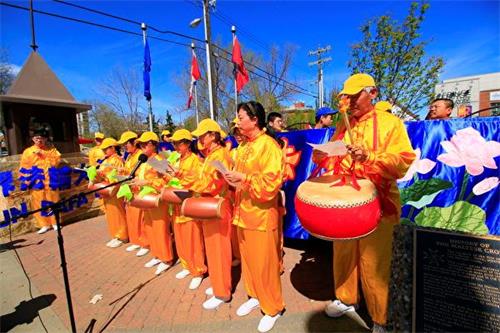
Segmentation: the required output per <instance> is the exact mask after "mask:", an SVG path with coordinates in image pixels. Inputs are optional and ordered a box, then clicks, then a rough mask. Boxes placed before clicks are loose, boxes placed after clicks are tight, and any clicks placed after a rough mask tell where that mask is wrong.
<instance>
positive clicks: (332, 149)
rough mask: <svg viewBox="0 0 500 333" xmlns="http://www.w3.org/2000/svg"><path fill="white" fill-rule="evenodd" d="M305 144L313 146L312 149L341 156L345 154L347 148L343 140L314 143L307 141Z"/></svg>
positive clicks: (329, 154)
mask: <svg viewBox="0 0 500 333" xmlns="http://www.w3.org/2000/svg"><path fill="white" fill-rule="evenodd" d="M307 144H308V145H309V146H311V147H313V149H316V150H319V151H322V152H324V153H326V154H327V155H328V156H343V155H346V154H347V148H346V146H345V144H344V142H342V141H340V140H337V141H333V142H327V143H323V144H314V143H309V142H308V143H307Z"/></svg>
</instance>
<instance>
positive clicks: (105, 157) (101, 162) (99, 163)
mask: <svg viewBox="0 0 500 333" xmlns="http://www.w3.org/2000/svg"><path fill="white" fill-rule="evenodd" d="M108 157H109V156H107V155H106V156H104V158H103V159H102V160H98V161H97V163H98V164H97V165H96V167H95V168H96V170H99V168H100V167H101V165H102V164H103V163H104V161H106V159H107V158H108ZM99 161H100V162H99Z"/></svg>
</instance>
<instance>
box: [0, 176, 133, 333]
mask: <svg viewBox="0 0 500 333" xmlns="http://www.w3.org/2000/svg"><path fill="white" fill-rule="evenodd" d="M134 177H135V172H134V173H132V174H131V175H130V176H128V177H127V178H125V179H122V180H120V181H117V182H115V183H111V184H108V185H106V186H103V187H101V188H98V189H95V190H91V191H87V192H82V193H81V194H83V195H85V196H87V195H89V194H92V193H95V192H98V191H101V190H103V189H105V188H108V187H111V186H116V185H118V184H121V183H125V182H128V181H130V180H132V179H134ZM72 198H73V196H71V197H69V198H67V199H62V200H59V201H58V202H55V203H53V204H50V205H48V206H45V207H43V208H39V209H35V210H32V211H29V212H26V213H24V214H20V215H17V216H12V217H11V218H10V219H9V220H5V221H3V222H1V223H4V222H9V224H10V223H11V220H13V219H18V218H25V217H28V216H30V215H33V214H35V213H38V212H41V211H44V210H45V211H46V210H49V209H51V210H52V212H53V213H54V216H55V218H56V225H57V243H58V245H59V255H60V257H61V268H62V273H63V279H64V289H65V291H66V301H67V303H68V314H69V320H70V323H71V332H73V333H76V322H75V315H74V313H73V303H72V301H71V290H70V288H69V277H68V269H67V266H66V255H65V253H64V239H63V235H62V231H61V229H62V228H61V216H60V213H61V210H62V207H63V205H64V204H66V203H67V202H68V201H70V200H71V199H72Z"/></svg>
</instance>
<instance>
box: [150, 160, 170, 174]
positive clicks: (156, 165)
mask: <svg viewBox="0 0 500 333" xmlns="http://www.w3.org/2000/svg"><path fill="white" fill-rule="evenodd" d="M147 163H148V164H149V165H151V166H152V167H153V169H155V170H156V171H158V172H159V173H163V174H165V173H168V172H171V170H172V167H171V166H170V163H168V161H167V160H161V161H160V160H157V159H156V158H150V159H148V162H147Z"/></svg>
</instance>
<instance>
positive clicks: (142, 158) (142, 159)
mask: <svg viewBox="0 0 500 333" xmlns="http://www.w3.org/2000/svg"><path fill="white" fill-rule="evenodd" d="M147 160H148V157H147V156H146V155H145V154H141V155H139V158H138V159H137V164H136V165H135V166H134V168H133V169H132V172H130V176H129V177H130V178H134V177H135V173H136V172H137V169H139V167H140V166H141V164H142V163H144V162H146V161H147Z"/></svg>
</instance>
